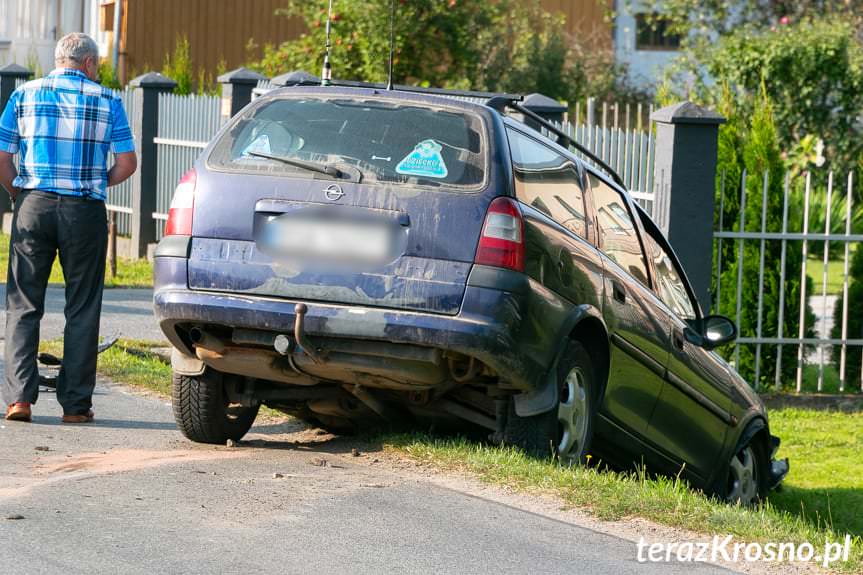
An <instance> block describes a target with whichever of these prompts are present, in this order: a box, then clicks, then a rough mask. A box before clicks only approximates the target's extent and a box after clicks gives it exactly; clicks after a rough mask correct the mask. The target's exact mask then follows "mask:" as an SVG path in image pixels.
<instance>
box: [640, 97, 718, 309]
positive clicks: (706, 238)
mask: <svg viewBox="0 0 863 575" xmlns="http://www.w3.org/2000/svg"><path fill="white" fill-rule="evenodd" d="M651 119H652V120H654V121H655V122H656V157H655V160H654V166H653V174H654V180H653V181H654V182H656V184H655V186H656V201H655V203H654V207H653V217H654V219H655V220H656V223H657V224H658V225H659V227H660V228H661V229H662V230H663V231H664V232H665V233H666V235H667V237H668V240H669V242H671V246H672V247H673V248H674V251H675V252H676V253H677V256H678V257H679V258H680V262H681V263H682V264H683V267H684V268H685V269H686V274H687V276H688V277H689V281H690V282H691V283H692V287H693V289H694V290H695V295H696V297H697V298H698V302H699V303H700V304H701V308H702V309H703V310H705V311H707V310H709V309H710V299H711V298H710V279H711V274H712V271H713V204H714V196H715V193H716V153H717V141H718V136H719V125H720V124H722V123H724V122H725V118H723V117H722V116H721V115H719V114H717V113H716V112H714V111H713V110H709V109H707V108H703V107H701V106H698V105H696V104H693V103H691V102H682V103H680V104H674V105H673V106H668V107H666V108H662V109H660V110H656V111H655V112H653V114H652V115H651Z"/></svg>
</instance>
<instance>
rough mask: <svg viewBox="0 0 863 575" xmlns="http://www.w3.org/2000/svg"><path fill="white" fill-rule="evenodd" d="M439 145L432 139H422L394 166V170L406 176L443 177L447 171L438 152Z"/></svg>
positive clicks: (439, 149)
mask: <svg viewBox="0 0 863 575" xmlns="http://www.w3.org/2000/svg"><path fill="white" fill-rule="evenodd" d="M440 151H441V145H440V144H438V143H437V142H435V141H434V140H423V141H422V142H420V143H419V144H417V145H416V146H415V147H414V149H413V151H412V152H411V153H410V154H408V155H407V156H406V157H405V159H404V160H402V161H401V162H399V164H398V166H396V172H397V173H399V174H403V175H406V176H421V177H425V178H445V177H447V174H448V173H449V172H448V171H447V169H446V164H445V163H444V161H443V157H442V156H441V154H440Z"/></svg>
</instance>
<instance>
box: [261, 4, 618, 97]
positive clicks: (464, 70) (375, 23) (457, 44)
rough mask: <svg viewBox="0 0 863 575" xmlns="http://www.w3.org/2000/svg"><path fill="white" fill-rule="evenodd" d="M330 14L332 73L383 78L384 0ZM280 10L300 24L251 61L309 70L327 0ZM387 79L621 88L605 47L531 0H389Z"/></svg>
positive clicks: (498, 86)
mask: <svg viewBox="0 0 863 575" xmlns="http://www.w3.org/2000/svg"><path fill="white" fill-rule="evenodd" d="M337 7H338V11H337V12H336V13H335V14H334V15H333V18H332V50H331V61H332V65H333V74H334V76H335V77H336V78H341V79H346V80H363V81H370V82H383V81H385V80H386V77H387V58H388V54H389V26H390V10H389V7H390V2H389V0H369V1H367V2H342V3H339V5H338V6H337ZM277 14H280V15H281V16H289V17H297V18H300V19H301V20H302V21H303V22H304V23H305V24H306V28H307V32H306V33H305V34H303V35H302V36H301V37H300V38H298V39H295V40H290V41H288V42H285V43H283V44H281V45H280V46H265V47H264V54H263V58H261V59H260V60H259V61H258V62H255V63H253V67H255V68H256V69H258V70H259V71H261V72H262V73H264V74H266V75H268V76H275V75H278V74H280V73H284V72H289V71H293V70H305V71H307V72H312V73H315V74H318V73H319V72H320V69H321V64H322V61H323V48H324V42H325V40H324V37H325V29H326V19H327V12H326V3H325V2H323V1H315V2H310V1H308V0H288V6H287V8H285V9H283V10H280V11H278V12H277ZM395 39H396V41H395V45H396V48H395V59H394V61H395V70H394V80H395V82H396V83H403V84H413V85H425V86H435V87H450V88H461V89H476V90H488V91H512V92H524V93H527V92H534V91H536V92H541V93H543V94H546V95H548V96H551V97H553V98H558V99H562V100H566V101H570V102H572V101H576V100H579V99H582V98H584V97H585V96H588V95H590V96H598V97H602V96H608V95H609V94H610V93H612V92H614V93H616V94H618V95H619V94H620V93H623V95H624V96H627V95H629V94H630V93H631V92H632V90H631V89H630V88H628V87H627V86H626V85H624V84H623V81H622V80H621V78H624V77H625V75H624V74H620V73H619V72H620V70H619V69H618V67H617V65H616V64H615V63H614V56H613V53H612V52H611V50H610V48H600V47H598V46H599V44H598V43H595V42H592V41H590V39H584V38H573V37H571V36H569V35H568V34H567V32H566V28H565V25H564V20H563V18H562V17H559V16H554V15H551V14H549V13H548V12H546V11H545V10H543V9H542V7H541V6H540V4H539V1H538V0H528V1H519V0H499V1H497V2H473V1H466V0H412V1H411V2H406V1H404V0H400V1H399V2H397V12H396V21H395Z"/></svg>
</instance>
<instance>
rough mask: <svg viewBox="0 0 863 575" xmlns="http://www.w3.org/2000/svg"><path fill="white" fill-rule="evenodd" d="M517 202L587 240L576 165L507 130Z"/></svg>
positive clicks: (518, 133)
mask: <svg viewBox="0 0 863 575" xmlns="http://www.w3.org/2000/svg"><path fill="white" fill-rule="evenodd" d="M507 132H508V135H509V147H510V152H511V154H512V168H513V172H514V174H515V194H516V197H517V198H518V200H519V201H520V202H522V203H524V204H527V205H529V206H531V207H533V208H535V209H537V210H539V211H540V212H542V213H544V214H545V215H547V216H548V217H550V218H551V219H552V220H554V221H555V222H557V223H559V224H560V225H562V226H563V227H565V228H566V229H568V230H569V231H571V232H573V233H574V234H577V235H578V236H580V237H582V238H586V237H587V220H586V218H585V208H584V190H583V189H582V187H581V183H580V181H579V177H578V170H577V168H576V166H575V163H574V162H573V161H572V160H571V159H569V158H567V157H565V156H563V155H561V154H558V153H557V152H555V151H554V150H553V149H552V148H549V147H548V146H545V145H543V144H542V143H540V142H538V141H537V140H534V139H533V138H531V137H529V136H526V135H524V134H522V133H520V132H518V131H516V130H507Z"/></svg>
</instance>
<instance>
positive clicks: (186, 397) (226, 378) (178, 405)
mask: <svg viewBox="0 0 863 575" xmlns="http://www.w3.org/2000/svg"><path fill="white" fill-rule="evenodd" d="M233 378H234V376H230V375H226V374H223V373H221V372H218V371H216V370H214V369H211V368H209V367H208V368H206V369H205V370H204V373H202V374H201V375H196V376H189V375H180V374H178V373H174V378H173V379H174V380H173V390H172V399H173V401H172V403H173V407H174V419H175V420H176V421H177V427H179V428H180V431H181V432H182V433H183V435H185V436H186V437H187V438H189V439H191V440H192V441H195V442H198V443H216V444H222V443H225V442H226V441H227V440H229V439H232V440H234V441H237V440H239V439H240V438H242V437H243V436H244V435H245V434H246V432H247V431H249V428H250V427H252V424H253V423H254V422H255V417H257V415H258V409H259V407H260V406H258V405H256V406H254V407H245V406H242V405H239V404H235V403H231V401H230V400H229V396H228V393H227V388H226V386H227V385H230V384H231V383H232V381H233Z"/></svg>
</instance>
